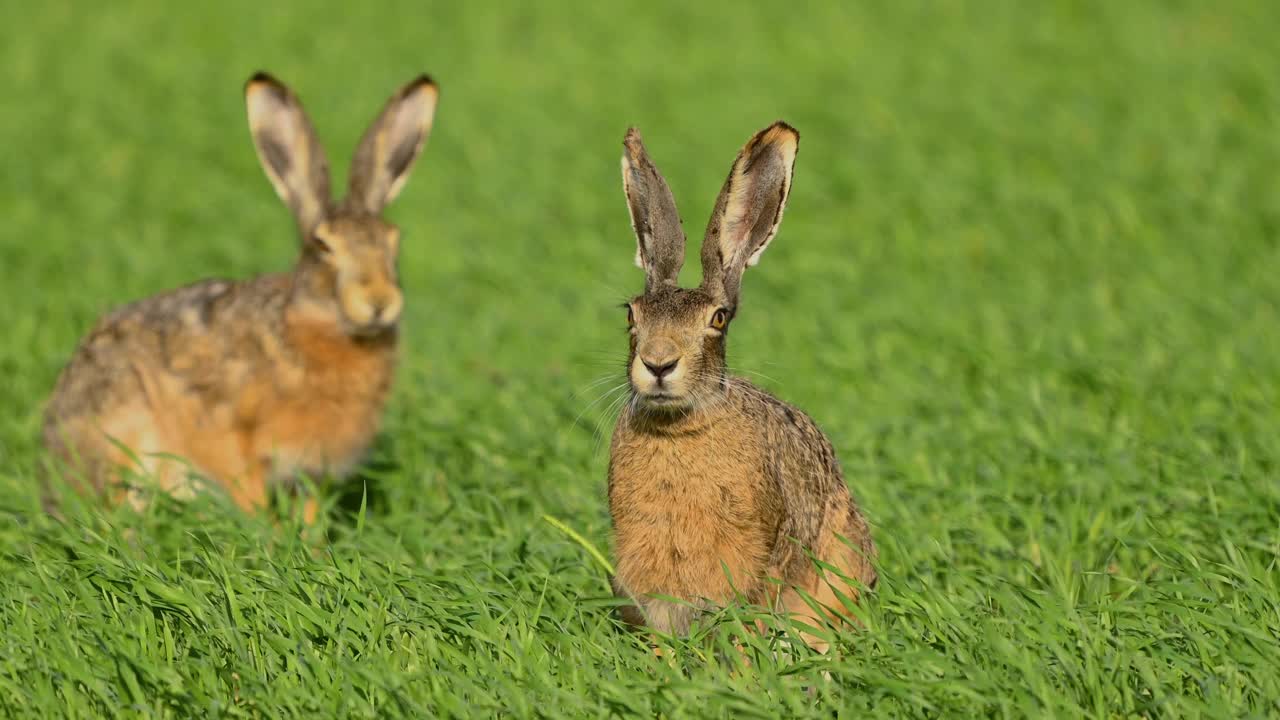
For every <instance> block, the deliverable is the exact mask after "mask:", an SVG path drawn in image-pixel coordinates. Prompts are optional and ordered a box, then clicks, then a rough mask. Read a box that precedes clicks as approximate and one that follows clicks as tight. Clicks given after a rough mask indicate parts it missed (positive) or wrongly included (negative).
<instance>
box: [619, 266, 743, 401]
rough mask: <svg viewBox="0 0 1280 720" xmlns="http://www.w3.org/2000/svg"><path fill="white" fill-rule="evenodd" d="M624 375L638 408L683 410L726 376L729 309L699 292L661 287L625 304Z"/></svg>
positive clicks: (707, 395) (710, 395)
mask: <svg viewBox="0 0 1280 720" xmlns="http://www.w3.org/2000/svg"><path fill="white" fill-rule="evenodd" d="M627 316H628V319H629V325H630V326H631V356H630V360H629V362H628V365H627V367H628V378H629V380H630V382H631V389H632V392H633V393H634V394H635V397H636V402H637V403H638V404H639V406H640V407H643V408H645V409H649V410H663V411H670V412H679V411H687V410H690V409H693V408H695V407H697V406H699V405H701V404H704V403H706V402H708V401H710V400H711V399H712V398H713V397H714V395H713V393H714V391H715V390H716V388H718V387H719V385H720V383H721V382H722V381H723V379H724V369H725V364H724V354H725V331H726V330H728V325H729V311H728V310H727V309H726V308H724V307H721V305H720V304H719V303H718V302H716V300H715V298H713V297H712V296H711V295H709V294H707V293H705V292H703V291H702V290H684V289H680V288H675V287H671V286H663V287H661V288H658V289H656V290H654V291H652V292H648V293H645V294H644V295H641V296H639V297H637V298H635V299H634V300H632V301H631V302H630V303H628V305H627Z"/></svg>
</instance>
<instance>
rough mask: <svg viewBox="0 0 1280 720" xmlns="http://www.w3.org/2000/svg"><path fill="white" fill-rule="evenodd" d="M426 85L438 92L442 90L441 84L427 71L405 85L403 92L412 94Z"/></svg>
mask: <svg viewBox="0 0 1280 720" xmlns="http://www.w3.org/2000/svg"><path fill="white" fill-rule="evenodd" d="M426 87H429V88H432V89H433V90H435V91H436V92H440V86H439V85H438V84H437V83H436V81H435V80H434V79H432V77H431V76H430V75H428V74H426V73H422V74H421V75H419V76H418V77H416V78H414V79H413V81H412V82H410V83H409V84H408V85H405V86H404V92H403V94H404V95H410V94H412V93H415V92H417V91H418V90H420V89H422V88H426Z"/></svg>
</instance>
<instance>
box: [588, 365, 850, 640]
mask: <svg viewBox="0 0 1280 720" xmlns="http://www.w3.org/2000/svg"><path fill="white" fill-rule="evenodd" d="M723 399H724V401H723V402H722V403H717V404H716V405H715V406H713V407H712V408H710V409H709V410H707V411H705V412H707V417H705V418H704V419H702V420H701V421H699V422H698V423H697V425H696V426H690V427H687V428H682V429H679V430H677V429H676V428H666V429H660V430H655V429H654V428H653V427H651V426H649V425H646V423H645V422H644V418H643V417H642V416H637V415H634V414H627V415H624V416H623V418H621V419H620V420H619V423H618V426H617V428H616V430H615V433H614V439H613V446H612V451H611V458H610V469H609V503H610V510H611V513H612V515H613V521H614V539H615V543H616V552H617V559H618V563H617V575H616V577H615V584H616V586H617V587H618V588H619V589H620V590H622V593H620V594H625V595H627V596H629V597H631V598H632V599H633V600H634V601H635V602H637V604H638V605H639V606H640V610H641V612H642V613H643V614H644V616H645V617H646V619H647V621H648V622H649V624H650V625H652V626H654V627H657V628H658V629H663V630H667V631H680V630H681V629H683V627H687V623H688V621H689V620H690V619H691V616H692V614H691V612H690V611H689V609H688V608H687V607H684V608H683V609H681V608H677V607H672V606H671V604H670V603H666V602H664V601H661V600H659V599H654V598H651V597H649V596H651V595H669V596H672V597H675V598H679V599H681V600H686V601H699V600H706V601H710V602H711V603H714V604H724V603H727V602H729V601H731V600H733V599H735V598H738V597H741V598H743V599H745V600H747V601H748V602H753V603H760V604H773V602H774V597H772V596H773V595H774V593H772V592H771V589H772V588H776V585H774V584H772V583H770V582H768V581H767V580H765V578H776V579H780V580H782V581H784V583H786V584H788V585H792V586H797V587H801V588H803V589H806V591H808V589H809V588H814V589H817V587H818V577H817V575H816V573H815V571H814V569H813V562H812V560H811V559H810V558H809V556H808V555H807V554H806V551H807V552H811V553H814V554H815V555H817V556H818V557H819V558H821V559H823V560H824V561H825V562H828V563H831V564H832V565H835V566H836V567H839V568H841V569H842V571H843V570H845V569H846V568H848V569H849V570H857V569H858V566H854V565H851V562H852V561H851V559H850V558H849V557H848V555H847V554H846V553H845V552H844V551H843V550H842V549H847V546H845V545H843V544H841V543H839V541H838V540H837V539H836V535H837V534H841V535H843V534H845V533H846V532H852V533H853V534H854V535H856V536H857V537H855V538H852V540H853V542H854V543H855V544H856V543H858V542H861V541H862V539H863V538H865V539H866V540H867V542H869V540H870V538H869V535H868V534H867V533H866V532H865V523H862V524H861V526H860V528H861V529H858V528H853V529H852V530H851V529H850V524H851V519H853V518H856V519H857V520H858V521H861V515H860V514H859V513H858V511H857V509H856V507H855V506H854V504H853V502H852V499H851V498H850V496H849V492H848V489H847V487H846V486H845V484H844V479H843V476H842V475H841V473H840V467H839V463H838V462H837V461H836V459H835V453H834V450H833V449H832V448H831V445H830V443H829V442H828V441H827V439H826V437H825V436H824V435H823V434H822V433H821V431H820V430H818V428H817V426H816V425H815V424H814V423H813V421H812V420H811V419H810V418H809V417H808V416H807V415H805V414H804V413H803V412H801V411H800V410H798V409H796V408H794V407H792V406H790V405H788V404H786V403H784V402H782V401H781V400H778V399H777V398H775V397H773V396H771V395H769V394H767V393H765V392H764V391H763V390H760V389H758V388H756V387H754V386H753V385H751V384H750V383H748V382H747V381H745V380H741V379H737V378H732V379H730V380H728V381H727V384H726V387H725V395H724V396H723ZM726 571H727V573H726ZM851 576H852V577H857V575H856V574H855V575H851Z"/></svg>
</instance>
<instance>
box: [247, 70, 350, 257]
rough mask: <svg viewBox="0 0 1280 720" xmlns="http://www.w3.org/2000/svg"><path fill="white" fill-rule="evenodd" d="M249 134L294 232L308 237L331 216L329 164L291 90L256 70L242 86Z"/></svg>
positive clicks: (314, 132) (300, 104)
mask: <svg viewBox="0 0 1280 720" xmlns="http://www.w3.org/2000/svg"><path fill="white" fill-rule="evenodd" d="M244 100H245V105H246V106H247V108H248V110H249V132H250V133H251V134H252V135H253V146H254V148H255V149H257V151H258V160H259V162H261V163H262V169H263V170H265V171H266V172H267V177H268V178H269V179H270V180H271V184H272V185H274V186H275V188H276V193H277V194H278V195H279V196H280V199H281V200H284V202H285V204H286V205H288V206H289V209H290V210H292V211H293V217H294V219H295V220H296V221H297V223H298V229H299V230H300V231H301V232H302V234H303V235H308V234H310V233H311V231H312V230H313V229H314V228H315V226H316V225H318V224H319V223H320V222H321V221H322V220H324V218H325V216H326V215H327V214H328V213H329V206H330V202H331V199H330V197H329V162H328V160H326V159H325V155H324V149H323V148H321V147H320V141H319V139H318V138H317V137H316V131H315V129H314V128H312V127H311V123H310V121H308V120H307V114H306V113H305V112H304V111H303V109H302V103H300V102H298V98H297V96H295V95H294V94H293V93H292V92H291V91H290V90H289V88H287V87H285V85H284V83H282V82H280V81H279V80H276V79H275V78H273V77H271V76H270V75H268V74H266V73H264V72H260V73H257V74H255V75H254V76H253V77H251V78H249V82H248V83H246V84H245V87H244Z"/></svg>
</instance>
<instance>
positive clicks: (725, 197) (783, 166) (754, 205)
mask: <svg viewBox="0 0 1280 720" xmlns="http://www.w3.org/2000/svg"><path fill="white" fill-rule="evenodd" d="M799 147H800V133H798V132H796V129H795V128H793V127H791V126H790V125H788V124H786V123H784V122H782V121H778V122H776V123H774V124H772V125H770V126H769V127H767V128H765V129H764V130H761V131H760V132H758V133H756V134H755V135H754V136H752V138H751V139H750V140H748V141H747V144H746V145H745V146H744V147H743V148H742V151H741V152H739V153H738V158H737V159H736V160H734V162H733V168H732V169H730V170H729V179H727V180H725V183H724V188H723V189H722V190H721V191H720V197H719V198H718V199H717V200H716V205H715V209H714V210H712V212H711V222H709V223H708V224H707V234H706V237H705V238H704V239H703V241H702V287H703V289H704V290H706V291H708V292H709V293H711V294H712V295H713V296H717V297H720V298H722V299H723V300H724V302H725V304H726V305H728V306H729V307H736V306H737V304H738V291H739V288H740V287H741V284H742V274H743V273H744V272H746V269H747V267H748V266H751V265H755V264H756V262H757V261H758V260H759V259H760V255H761V253H763V252H764V249H765V248H766V247H768V246H769V243H770V242H771V241H772V240H773V236H774V235H776V234H777V232H778V225H779V223H781V222H782V211H783V210H784V209H786V207H787V195H788V194H790V192H791V173H792V171H793V170H794V169H795V164H796V152H797V151H798V150H799Z"/></svg>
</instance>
